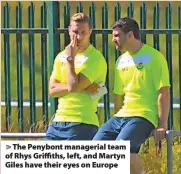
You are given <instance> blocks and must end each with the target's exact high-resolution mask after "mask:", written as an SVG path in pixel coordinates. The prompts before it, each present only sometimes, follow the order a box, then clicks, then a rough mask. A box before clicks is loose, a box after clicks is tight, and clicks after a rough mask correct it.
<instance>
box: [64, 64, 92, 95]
mask: <svg viewBox="0 0 181 174" xmlns="http://www.w3.org/2000/svg"><path fill="white" fill-rule="evenodd" d="M67 85H68V91H69V92H80V91H83V90H84V89H86V88H87V87H89V86H90V85H91V82H90V80H89V79H88V78H87V77H85V76H84V75H83V74H81V73H79V74H76V73H75V68H74V63H73V62H68V81H67Z"/></svg>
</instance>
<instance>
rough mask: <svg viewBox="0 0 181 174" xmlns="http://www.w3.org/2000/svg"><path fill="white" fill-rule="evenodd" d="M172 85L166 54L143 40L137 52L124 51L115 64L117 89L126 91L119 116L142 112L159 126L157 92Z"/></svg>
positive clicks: (115, 90)
mask: <svg viewBox="0 0 181 174" xmlns="http://www.w3.org/2000/svg"><path fill="white" fill-rule="evenodd" d="M163 86H168V87H169V86H170V83H169V72H168V66H167V62H166V59H165V57H164V56H163V55H162V54H161V53H160V52H159V51H157V50H156V49H154V48H152V47H150V46H148V45H146V44H144V45H143V47H142V48H141V49H140V50H139V51H138V52H137V53H136V54H134V55H130V54H129V53H128V52H125V53H124V54H122V55H121V56H120V57H119V58H118V60H117V62H116V67H115V81H114V93H115V94H118V95H123V94H124V95H125V98H124V104H123V107H122V108H121V109H120V110H119V111H118V112H117V113H116V114H115V116H118V117H131V116H140V117H144V118H145V119H147V120H149V121H150V122H151V123H152V124H153V125H154V126H155V127H157V126H158V104H157V100H158V94H159V91H158V90H159V89H160V88H161V87H163Z"/></svg>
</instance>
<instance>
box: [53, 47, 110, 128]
mask: <svg viewBox="0 0 181 174" xmlns="http://www.w3.org/2000/svg"><path fill="white" fill-rule="evenodd" d="M64 54H65V50H64V51H63V52H61V53H59V54H58V55H57V56H56V58H55V61H54V68H53V72H52V74H51V78H53V79H55V80H59V81H60V82H61V83H63V84H66V83H67V63H66V60H65V59H63V56H64ZM75 72H76V74H78V73H81V74H83V75H84V76H86V77H87V78H88V79H89V80H90V82H91V83H93V82H94V83H105V79H106V73H107V64H106V61H105V58H104V57H103V55H102V54H101V53H100V51H98V50H96V49H95V47H93V46H92V45H89V47H88V48H87V49H86V50H85V51H84V52H83V53H78V54H77V55H76V56H75ZM98 101H99V99H96V100H92V99H91V97H90V94H88V93H86V92H72V93H70V94H68V95H65V96H63V97H59V99H58V103H59V104H58V109H57V111H56V114H55V118H54V119H53V121H56V122H81V123H86V124H92V125H96V126H99V122H98V117H97V115H96V111H97V105H98Z"/></svg>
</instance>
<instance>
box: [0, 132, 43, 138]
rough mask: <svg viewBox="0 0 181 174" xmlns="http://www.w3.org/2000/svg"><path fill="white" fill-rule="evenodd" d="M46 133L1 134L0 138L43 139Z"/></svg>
mask: <svg viewBox="0 0 181 174" xmlns="http://www.w3.org/2000/svg"><path fill="white" fill-rule="evenodd" d="M45 135H46V133H1V138H43V137H45Z"/></svg>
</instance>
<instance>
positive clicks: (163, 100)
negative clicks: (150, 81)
mask: <svg viewBox="0 0 181 174" xmlns="http://www.w3.org/2000/svg"><path fill="white" fill-rule="evenodd" d="M169 108H170V88H169V87H162V88H161V89H160V90H159V96H158V112H159V126H158V127H163V128H165V129H166V128H167V121H168V115H169Z"/></svg>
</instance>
